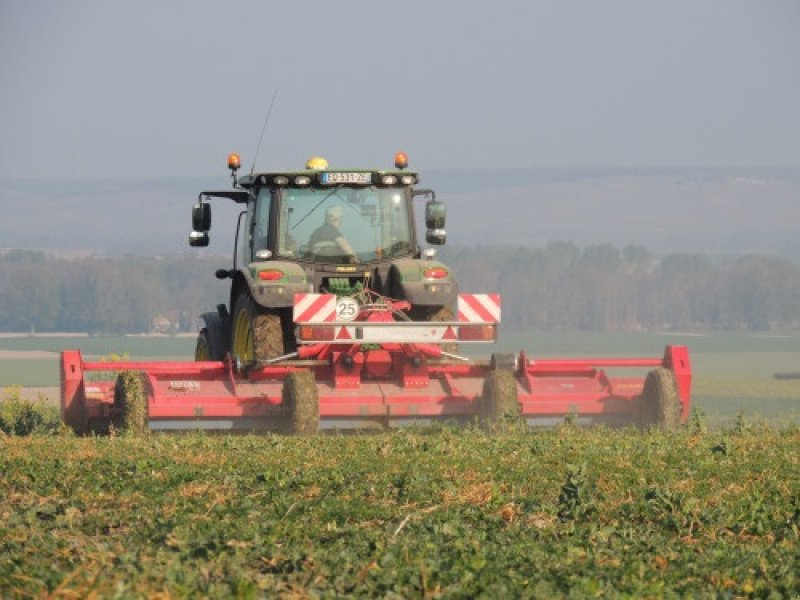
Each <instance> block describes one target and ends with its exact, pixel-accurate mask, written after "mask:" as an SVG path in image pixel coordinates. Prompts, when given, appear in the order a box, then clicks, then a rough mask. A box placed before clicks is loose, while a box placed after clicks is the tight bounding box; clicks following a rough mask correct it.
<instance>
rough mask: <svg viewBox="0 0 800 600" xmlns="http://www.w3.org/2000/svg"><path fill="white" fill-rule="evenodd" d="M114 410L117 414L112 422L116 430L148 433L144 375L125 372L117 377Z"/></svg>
mask: <svg viewBox="0 0 800 600" xmlns="http://www.w3.org/2000/svg"><path fill="white" fill-rule="evenodd" d="M114 409H115V413H116V414H115V415H114V417H113V418H112V420H111V422H112V424H113V425H114V428H115V429H116V430H118V431H127V432H130V433H134V434H142V433H145V432H147V426H148V418H147V417H148V415H147V413H148V410H147V394H146V392H145V385H144V374H143V373H140V372H139V371H123V372H122V373H120V374H119V375H117V382H116V384H115V385H114Z"/></svg>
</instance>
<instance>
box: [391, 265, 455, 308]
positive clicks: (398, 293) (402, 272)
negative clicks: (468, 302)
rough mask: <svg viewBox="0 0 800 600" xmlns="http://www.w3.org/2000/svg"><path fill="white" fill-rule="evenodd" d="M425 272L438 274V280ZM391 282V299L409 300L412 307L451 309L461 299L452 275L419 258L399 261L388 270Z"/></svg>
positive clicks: (447, 268) (449, 271)
mask: <svg viewBox="0 0 800 600" xmlns="http://www.w3.org/2000/svg"><path fill="white" fill-rule="evenodd" d="M426 271H427V272H431V271H436V272H437V277H426V275H425V273H426ZM443 271H444V273H445V275H444V276H442V272H443ZM388 279H389V287H390V289H391V293H390V295H391V296H392V297H394V298H398V299H403V300H408V301H409V302H410V303H411V304H412V306H452V305H453V304H455V301H456V298H457V296H458V284H457V283H456V281H455V279H454V278H453V275H452V271H451V270H450V268H449V267H447V266H446V265H445V264H444V263H440V262H438V261H433V260H422V259H416V258H405V259H401V260H396V261H394V262H393V263H392V266H391V268H390V269H389V277H388Z"/></svg>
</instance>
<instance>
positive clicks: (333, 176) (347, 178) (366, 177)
mask: <svg viewBox="0 0 800 600" xmlns="http://www.w3.org/2000/svg"><path fill="white" fill-rule="evenodd" d="M321 180H322V183H323V184H326V183H327V184H333V183H360V184H367V183H372V173H322V175H321Z"/></svg>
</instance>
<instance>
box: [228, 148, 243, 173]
mask: <svg viewBox="0 0 800 600" xmlns="http://www.w3.org/2000/svg"><path fill="white" fill-rule="evenodd" d="M241 166H242V160H241V159H240V158H239V155H238V154H236V153H235V152H234V153H232V154H229V155H228V168H229V169H230V170H231V171H234V172H236V171H238V170H239V167H241Z"/></svg>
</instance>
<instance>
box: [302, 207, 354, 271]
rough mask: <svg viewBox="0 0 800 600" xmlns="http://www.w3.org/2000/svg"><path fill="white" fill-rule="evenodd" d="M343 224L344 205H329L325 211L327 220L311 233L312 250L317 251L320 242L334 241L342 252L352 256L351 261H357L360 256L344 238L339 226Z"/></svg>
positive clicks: (329, 242)
mask: <svg viewBox="0 0 800 600" xmlns="http://www.w3.org/2000/svg"><path fill="white" fill-rule="evenodd" d="M341 226H342V207H341V206H330V207H328V210H326V211H325V222H324V223H323V224H322V225H321V226H320V227H318V228H317V229H316V230H315V231H314V233H312V234H311V237H310V238H309V240H308V245H309V247H310V248H311V251H312V252H315V253H316V251H315V249H314V247H315V246H317V247H319V246H318V245H319V244H326V243H327V244H331V243H333V244H335V245H336V246H337V248H338V249H339V250H340V251H341V253H342V254H344V255H346V256H349V257H350V260H351V262H356V261H357V260H358V257H357V256H356V253H355V252H354V251H353V247H352V246H351V245H350V242H348V241H347V240H346V239H345V238H344V236H343V235H342V232H341V231H340V230H339V227H341Z"/></svg>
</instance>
